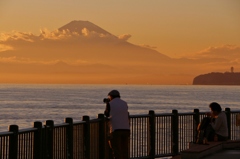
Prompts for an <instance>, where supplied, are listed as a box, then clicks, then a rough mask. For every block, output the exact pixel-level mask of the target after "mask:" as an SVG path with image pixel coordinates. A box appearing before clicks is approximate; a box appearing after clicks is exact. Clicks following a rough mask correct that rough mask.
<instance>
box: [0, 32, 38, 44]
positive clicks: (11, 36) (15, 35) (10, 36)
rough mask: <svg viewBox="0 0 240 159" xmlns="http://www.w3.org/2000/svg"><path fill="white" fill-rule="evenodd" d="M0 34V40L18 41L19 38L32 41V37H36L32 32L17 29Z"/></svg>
mask: <svg viewBox="0 0 240 159" xmlns="http://www.w3.org/2000/svg"><path fill="white" fill-rule="evenodd" d="M0 35H1V36H0V42H7V41H19V40H22V41H28V42H34V39H35V38H36V37H37V36H35V35H33V34H32V33H26V32H17V31H12V32H10V33H1V34H0Z"/></svg>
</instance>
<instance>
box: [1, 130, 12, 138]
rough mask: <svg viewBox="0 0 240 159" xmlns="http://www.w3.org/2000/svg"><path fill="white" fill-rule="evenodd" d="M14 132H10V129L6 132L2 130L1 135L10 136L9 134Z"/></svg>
mask: <svg viewBox="0 0 240 159" xmlns="http://www.w3.org/2000/svg"><path fill="white" fill-rule="evenodd" d="M12 134H13V132H9V131H5V132H0V137H1V136H9V135H12Z"/></svg>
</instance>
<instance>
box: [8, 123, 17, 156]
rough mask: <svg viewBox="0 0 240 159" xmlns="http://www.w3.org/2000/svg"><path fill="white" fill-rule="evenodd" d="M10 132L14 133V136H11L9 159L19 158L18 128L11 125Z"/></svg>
mask: <svg viewBox="0 0 240 159" xmlns="http://www.w3.org/2000/svg"><path fill="white" fill-rule="evenodd" d="M8 130H9V131H11V132H13V135H10V136H9V159H17V158H18V126H17V125H10V126H9V128H8Z"/></svg>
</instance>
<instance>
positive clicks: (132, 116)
mask: <svg viewBox="0 0 240 159" xmlns="http://www.w3.org/2000/svg"><path fill="white" fill-rule="evenodd" d="M129 116H130V118H139V117H149V116H150V115H149V114H139V115H137V114H133V115H129Z"/></svg>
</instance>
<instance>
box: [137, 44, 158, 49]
mask: <svg viewBox="0 0 240 159" xmlns="http://www.w3.org/2000/svg"><path fill="white" fill-rule="evenodd" d="M139 46H141V47H145V48H148V49H156V48H157V47H156V46H150V45H147V44H141V45H139Z"/></svg>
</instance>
